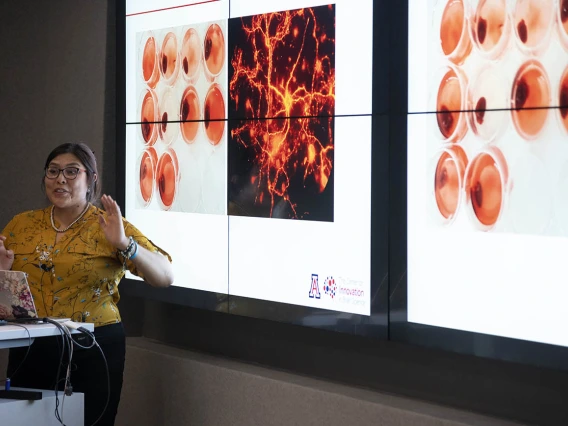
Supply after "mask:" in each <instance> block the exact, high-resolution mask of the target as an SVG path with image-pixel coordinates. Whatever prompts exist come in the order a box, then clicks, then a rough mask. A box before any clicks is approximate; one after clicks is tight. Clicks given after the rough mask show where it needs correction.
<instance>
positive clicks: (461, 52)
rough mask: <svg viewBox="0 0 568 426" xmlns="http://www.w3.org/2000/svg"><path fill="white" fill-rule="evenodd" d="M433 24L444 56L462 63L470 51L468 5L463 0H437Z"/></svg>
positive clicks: (457, 63)
mask: <svg viewBox="0 0 568 426" xmlns="http://www.w3.org/2000/svg"><path fill="white" fill-rule="evenodd" d="M434 26H435V33H438V34H439V41H440V47H441V51H442V54H443V55H444V57H445V58H446V59H448V60H450V61H451V62H453V63H454V64H456V65H460V64H462V63H463V62H464V61H465V59H466V58H467V56H468V55H469V54H470V52H471V40H470V35H469V16H468V7H467V5H466V3H465V2H464V0H439V1H438V3H437V4H436V9H435V11H434Z"/></svg>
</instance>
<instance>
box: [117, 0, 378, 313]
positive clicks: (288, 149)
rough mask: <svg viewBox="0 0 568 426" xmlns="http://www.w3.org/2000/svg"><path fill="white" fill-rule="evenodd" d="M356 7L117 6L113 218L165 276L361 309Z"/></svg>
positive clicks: (366, 108)
mask: <svg viewBox="0 0 568 426" xmlns="http://www.w3.org/2000/svg"><path fill="white" fill-rule="evenodd" d="M372 3H373V2H372V1H370V0H366V1H362V2H360V4H358V7H357V8H353V7H352V5H350V2H348V1H345V0H338V1H336V2H334V3H329V2H325V1H308V0H303V1H300V0H294V1H283V0H272V1H250V0H241V1H239V0H231V1H228V0H219V1H194V2H188V1H184V2H181V1H177V2H175V1H169V2H162V1H160V2H158V1H144V2H138V1H127V2H126V86H125V100H126V142H125V144H126V147H125V156H126V160H125V189H124V191H125V217H126V218H127V220H129V221H131V222H132V223H133V224H135V225H136V226H138V227H139V228H140V229H141V230H142V231H143V232H145V233H146V234H147V235H148V236H149V237H150V238H151V239H154V240H155V241H157V242H160V244H161V245H162V246H163V247H164V248H165V249H166V250H167V251H168V252H169V253H170V254H171V255H172V257H173V258H174V263H173V265H174V273H175V277H176V279H175V283H174V286H177V287H182V288H188V289H195V290H204V291H210V292H216V293H220V294H222V293H225V294H229V295H235V296H241V297H249V298H256V299H262V300H267V301H273V302H280V303H287V304H295V305H302V306H307V307H315V308H322V309H330V310H336V311H342V312H350V313H356V314H362V315H370V312H371V308H370V293H371V260H370V259H371V236H370V230H371V145H372V120H371V111H372V90H371V88H372V66H373V63H372V58H373V55H372V47H373V44H372V38H373V4H372ZM354 46H356V47H357V48H354ZM129 278H133V277H132V276H129ZM326 297H327V298H328V299H329V300H326V299H325V298H326ZM340 300H341V301H340Z"/></svg>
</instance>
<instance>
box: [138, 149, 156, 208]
mask: <svg viewBox="0 0 568 426" xmlns="http://www.w3.org/2000/svg"><path fill="white" fill-rule="evenodd" d="M137 164H138V190H139V191H138V200H139V202H140V203H141V204H142V206H144V207H147V206H148V205H149V204H150V203H151V202H152V197H153V196H154V188H155V182H156V166H157V164H158V154H157V152H156V150H155V149H154V147H151V146H150V147H147V148H146V149H145V150H144V151H142V154H140V157H139V159H138V163H137Z"/></svg>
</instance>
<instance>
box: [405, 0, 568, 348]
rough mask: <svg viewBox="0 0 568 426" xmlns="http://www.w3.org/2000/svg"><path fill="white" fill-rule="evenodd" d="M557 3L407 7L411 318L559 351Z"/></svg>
mask: <svg viewBox="0 0 568 426" xmlns="http://www.w3.org/2000/svg"><path fill="white" fill-rule="evenodd" d="M564 7H565V6H563V2H555V1H552V0H550V1H532V0H517V1H505V0H479V1H477V0H471V1H466V0H439V1H426V2H424V1H418V0H416V1H414V0H411V1H410V2H409V56H408V61H409V76H408V79H409V80H408V84H409V90H408V110H409V116H408V124H407V126H408V127H407V130H408V136H407V140H408V145H407V151H408V163H407V167H408V169H407V179H408V194H407V195H408V199H407V202H408V210H407V213H408V321H409V322H414V323H420V324H426V325H432V326H438V327H446V328H453V329H458V330H465V331H472V332H477V333H484V334H488V335H494V336H502V337H510V338H515V339H521V340H528V341H533V342H540V343H548V344H553V345H561V346H568V338H567V336H566V333H565V332H564V326H563V324H565V323H566V320H567V319H568V318H567V314H566V311H565V310H564V309H563V308H562V301H563V300H565V298H566V296H568V294H567V290H566V287H565V286H564V285H563V278H562V277H563V276H564V275H565V274H566V272H567V269H566V262H564V261H563V259H564V253H566V251H567V249H568V240H567V237H568V227H567V224H568V221H567V218H568V215H567V214H566V212H567V210H566V206H567V205H568V204H567V201H566V200H567V199H568V198H567V194H568V192H567V186H566V185H567V182H568V180H567V178H566V176H568V175H567V170H568V166H567V165H568V126H567V121H566V119H567V114H566V111H568V109H567V108H566V107H568V102H567V98H566V90H568V89H567V88H568V85H567V81H568V80H567V77H566V76H567V75H568V44H567V43H566V40H567V33H566V26H565V25H566V19H564V18H565V16H564V15H565V10H564Z"/></svg>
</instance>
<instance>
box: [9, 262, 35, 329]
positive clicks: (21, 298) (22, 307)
mask: <svg viewBox="0 0 568 426" xmlns="http://www.w3.org/2000/svg"><path fill="white" fill-rule="evenodd" d="M37 317H38V315H37V309H36V307H35V304H34V299H33V297H32V292H31V291H30V286H29V284H28V277H27V274H26V273H25V272H22V271H0V320H14V319H26V318H37Z"/></svg>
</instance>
